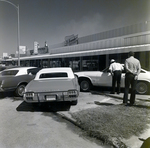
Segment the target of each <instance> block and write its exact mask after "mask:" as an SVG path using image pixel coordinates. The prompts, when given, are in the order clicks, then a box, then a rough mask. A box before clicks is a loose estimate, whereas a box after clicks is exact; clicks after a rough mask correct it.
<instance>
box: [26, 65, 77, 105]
mask: <svg viewBox="0 0 150 148" xmlns="http://www.w3.org/2000/svg"><path fill="white" fill-rule="evenodd" d="M78 96H79V84H78V79H77V78H76V76H75V75H74V73H73V71H72V69H71V68H69V67H66V68H65V67H64V68H44V69H42V70H40V71H39V72H38V73H37V74H36V76H35V79H34V80H32V81H31V82H30V83H28V85H27V86H26V88H25V92H24V95H23V98H24V100H25V102H27V103H32V104H33V105H35V104H36V103H38V104H40V103H44V102H45V103H50V102H56V103H57V102H59V103H61V102H62V103H69V104H70V105H76V104H77V98H78Z"/></svg>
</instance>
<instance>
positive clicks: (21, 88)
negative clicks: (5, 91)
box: [15, 84, 26, 97]
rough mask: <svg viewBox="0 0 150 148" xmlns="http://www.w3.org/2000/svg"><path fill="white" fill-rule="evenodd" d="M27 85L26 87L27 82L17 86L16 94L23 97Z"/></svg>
mask: <svg viewBox="0 0 150 148" xmlns="http://www.w3.org/2000/svg"><path fill="white" fill-rule="evenodd" d="M25 87H26V85H25V84H21V85H19V86H18V87H17V89H16V91H15V94H16V96H18V97H23V92H24V90H25Z"/></svg>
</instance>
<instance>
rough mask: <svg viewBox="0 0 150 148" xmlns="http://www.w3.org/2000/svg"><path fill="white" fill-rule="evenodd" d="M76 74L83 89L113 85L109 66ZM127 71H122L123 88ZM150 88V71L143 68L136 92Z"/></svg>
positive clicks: (144, 91) (142, 92) (145, 91)
mask: <svg viewBox="0 0 150 148" xmlns="http://www.w3.org/2000/svg"><path fill="white" fill-rule="evenodd" d="M75 75H77V77H78V82H79V85H80V90H81V91H89V90H90V89H91V88H92V86H102V87H111V86H112V76H111V73H110V72H109V70H108V68H106V69H104V70H103V71H84V72H76V73H75ZM124 79H125V71H123V72H122V76H121V88H124V86H125V82H124ZM149 90H150V72H149V71H146V70H144V69H141V73H140V74H139V76H138V81H137V85H136V92H137V93H138V94H147V93H148V91H149Z"/></svg>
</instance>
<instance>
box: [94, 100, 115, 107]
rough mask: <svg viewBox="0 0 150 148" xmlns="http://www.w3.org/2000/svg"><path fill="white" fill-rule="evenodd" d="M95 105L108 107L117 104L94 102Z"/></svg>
mask: <svg viewBox="0 0 150 148" xmlns="http://www.w3.org/2000/svg"><path fill="white" fill-rule="evenodd" d="M94 103H95V104H96V105H106V106H110V105H115V104H113V103H106V102H102V103H101V102H99V101H94Z"/></svg>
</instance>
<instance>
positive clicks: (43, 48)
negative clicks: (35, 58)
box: [38, 42, 49, 54]
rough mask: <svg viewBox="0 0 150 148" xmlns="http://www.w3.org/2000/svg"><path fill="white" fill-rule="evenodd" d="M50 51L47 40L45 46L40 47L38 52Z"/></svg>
mask: <svg viewBox="0 0 150 148" xmlns="http://www.w3.org/2000/svg"><path fill="white" fill-rule="evenodd" d="M48 52H49V49H48V46H47V43H46V42H45V46H44V47H40V48H38V54H46V53H48Z"/></svg>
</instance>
